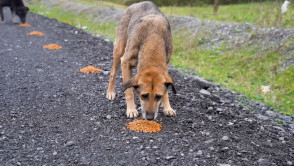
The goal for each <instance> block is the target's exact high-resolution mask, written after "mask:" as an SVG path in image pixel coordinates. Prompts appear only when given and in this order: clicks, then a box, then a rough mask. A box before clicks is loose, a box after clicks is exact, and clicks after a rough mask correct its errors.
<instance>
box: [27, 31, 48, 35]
mask: <svg viewBox="0 0 294 166" xmlns="http://www.w3.org/2000/svg"><path fill="white" fill-rule="evenodd" d="M29 35H36V36H44V35H45V34H44V33H42V32H39V31H33V32H30V33H29Z"/></svg>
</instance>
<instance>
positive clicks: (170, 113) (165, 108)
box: [162, 92, 176, 116]
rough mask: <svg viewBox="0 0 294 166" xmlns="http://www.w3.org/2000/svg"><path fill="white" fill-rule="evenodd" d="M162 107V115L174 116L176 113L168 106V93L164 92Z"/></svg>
mask: <svg viewBox="0 0 294 166" xmlns="http://www.w3.org/2000/svg"><path fill="white" fill-rule="evenodd" d="M162 106H163V113H164V115H166V116H176V111H174V110H173V109H172V108H171V106H170V103H169V97H168V92H166V93H165V94H164V95H163V97H162Z"/></svg>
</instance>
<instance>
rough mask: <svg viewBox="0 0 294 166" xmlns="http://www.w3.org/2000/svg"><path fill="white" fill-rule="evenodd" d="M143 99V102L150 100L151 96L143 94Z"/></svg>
mask: <svg viewBox="0 0 294 166" xmlns="http://www.w3.org/2000/svg"><path fill="white" fill-rule="evenodd" d="M141 98H142V99H143V100H148V98H149V94H148V93H147V94H143V95H141Z"/></svg>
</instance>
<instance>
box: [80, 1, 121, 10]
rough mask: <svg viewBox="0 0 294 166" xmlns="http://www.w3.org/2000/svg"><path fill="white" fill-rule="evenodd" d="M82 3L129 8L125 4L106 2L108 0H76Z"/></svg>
mask: <svg viewBox="0 0 294 166" xmlns="http://www.w3.org/2000/svg"><path fill="white" fill-rule="evenodd" d="M74 1H76V2H78V3H81V4H86V5H92V6H100V7H115V8H123V9H124V8H127V6H125V5H120V4H118V3H112V2H106V1H97V0H74Z"/></svg>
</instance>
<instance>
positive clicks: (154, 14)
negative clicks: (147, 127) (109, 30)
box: [107, 1, 176, 119]
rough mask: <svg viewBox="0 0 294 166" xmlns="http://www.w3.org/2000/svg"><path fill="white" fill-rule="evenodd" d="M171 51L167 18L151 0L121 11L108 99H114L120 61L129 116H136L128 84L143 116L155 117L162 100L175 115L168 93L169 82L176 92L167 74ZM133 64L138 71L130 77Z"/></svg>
mask: <svg viewBox="0 0 294 166" xmlns="http://www.w3.org/2000/svg"><path fill="white" fill-rule="evenodd" d="M171 53H172V37H171V31H170V25H169V23H168V21H167V19H166V17H165V16H164V15H163V14H162V13H161V12H160V10H159V9H158V8H157V7H156V5H154V4H153V3H152V2H148V1H145V2H141V3H136V4H133V5H131V6H130V7H129V8H128V9H126V11H125V12H124V13H123V15H122V17H121V19H120V23H119V26H118V29H117V37H116V41H115V44H114V50H113V66H112V69H111V73H110V79H109V85H108V90H107V98H108V99H109V100H114V98H115V92H114V87H115V79H116V74H117V70H118V67H119V64H120V63H121V67H122V76H123V82H124V84H123V90H125V95H126V103H127V116H128V117H129V118H133V117H137V116H138V111H137V109H136V105H135V103H134V94H133V90H132V89H131V87H133V88H134V90H135V93H136V95H138V96H139V99H140V102H141V107H142V111H143V112H142V113H143V117H144V118H146V116H147V119H155V118H156V116H157V111H158V106H159V104H160V103H161V102H162V106H163V112H164V114H165V115H167V116H175V115H176V113H175V111H174V110H173V109H172V108H171V106H170V103H169V97H168V92H167V89H168V86H169V85H171V86H172V88H173V91H174V93H176V90H175V87H174V81H173V79H172V78H171V77H170V76H169V75H168V63H169V61H170V58H171ZM136 66H137V74H136V75H135V76H134V77H133V78H132V69H133V68H135V67H136ZM146 94H148V98H146ZM144 95H145V96H144Z"/></svg>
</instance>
